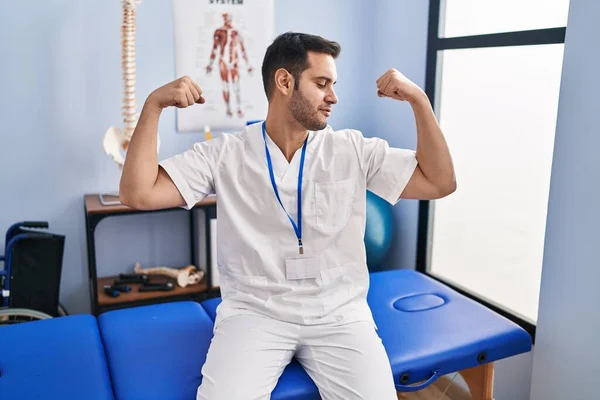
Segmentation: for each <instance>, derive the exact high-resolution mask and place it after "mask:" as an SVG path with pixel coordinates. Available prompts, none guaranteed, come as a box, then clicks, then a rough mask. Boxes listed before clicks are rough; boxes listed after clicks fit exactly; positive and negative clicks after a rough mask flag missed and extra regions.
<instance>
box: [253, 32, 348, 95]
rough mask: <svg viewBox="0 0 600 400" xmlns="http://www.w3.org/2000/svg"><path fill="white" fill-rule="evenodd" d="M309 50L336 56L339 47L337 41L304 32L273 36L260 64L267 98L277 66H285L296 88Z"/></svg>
mask: <svg viewBox="0 0 600 400" xmlns="http://www.w3.org/2000/svg"><path fill="white" fill-rule="evenodd" d="M309 51H312V52H315V53H324V54H329V55H330V56H332V57H333V58H337V57H338V56H339V54H340V51H341V47H340V45H339V43H337V42H333V41H331V40H327V39H324V38H322V37H321V36H316V35H309V34H306V33H297V32H286V33H282V34H281V35H279V36H277V38H275V40H274V41H273V43H271V45H270V46H269V47H268V48H267V51H266V53H265V58H264V60H263V64H262V77H263V85H264V87H265V93H266V95H267V98H268V99H269V100H270V99H271V96H272V95H273V87H274V77H275V72H276V71H277V70H278V69H279V68H285V69H286V70H287V71H288V72H289V73H290V74H291V75H292V76H293V77H294V80H295V84H294V89H298V81H299V80H300V74H301V73H302V72H303V71H304V70H306V69H307V68H308V67H309V65H308V52H309Z"/></svg>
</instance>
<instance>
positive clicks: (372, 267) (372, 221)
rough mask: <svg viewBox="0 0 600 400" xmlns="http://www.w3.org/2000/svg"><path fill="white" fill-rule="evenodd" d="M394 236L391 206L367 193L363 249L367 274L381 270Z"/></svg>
mask: <svg viewBox="0 0 600 400" xmlns="http://www.w3.org/2000/svg"><path fill="white" fill-rule="evenodd" d="M393 236H394V215H393V211H392V205H391V204H390V203H388V202H387V201H385V200H383V199H382V198H381V197H379V196H377V195H376V194H374V193H373V192H370V191H367V224H366V229H365V247H366V251H367V266H368V267H369V272H375V271H378V270H379V269H381V267H382V263H383V260H384V258H385V256H386V255H387V253H388V251H389V249H390V246H391V244H392V240H393Z"/></svg>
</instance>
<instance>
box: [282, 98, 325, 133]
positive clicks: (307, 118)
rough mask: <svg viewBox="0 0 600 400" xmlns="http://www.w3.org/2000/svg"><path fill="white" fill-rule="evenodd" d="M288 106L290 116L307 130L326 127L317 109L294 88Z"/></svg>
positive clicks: (318, 129) (317, 129)
mask: <svg viewBox="0 0 600 400" xmlns="http://www.w3.org/2000/svg"><path fill="white" fill-rule="evenodd" d="M289 108H290V113H291V114H292V117H294V119H295V120H296V121H298V123H299V124H300V125H302V126H303V127H304V128H306V129H307V130H309V131H320V130H321V129H325V127H327V121H323V120H321V119H320V118H319V110H314V109H313V107H312V106H311V104H310V103H309V101H308V100H307V99H306V97H304V95H302V93H300V91H299V90H294V94H292V99H291V100H290V105H289Z"/></svg>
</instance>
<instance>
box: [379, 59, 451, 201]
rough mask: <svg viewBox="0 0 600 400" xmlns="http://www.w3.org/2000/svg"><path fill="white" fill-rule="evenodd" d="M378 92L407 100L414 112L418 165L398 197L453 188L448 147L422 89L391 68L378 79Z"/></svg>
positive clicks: (434, 193)
mask: <svg viewBox="0 0 600 400" xmlns="http://www.w3.org/2000/svg"><path fill="white" fill-rule="evenodd" d="M377 95H378V96H379V97H389V98H392V99H395V100H400V101H408V102H409V103H410V105H411V106H412V110H413V113H414V115H415V121H416V125H417V152H416V158H417V161H418V166H417V168H416V169H415V171H414V173H413V176H412V178H411V179H410V181H409V182H408V184H407V185H406V187H405V189H404V191H403V192H402V194H401V196H400V197H402V198H409V199H423V200H429V199H437V198H441V197H445V196H447V195H449V194H450V193H452V192H454V191H455V190H456V178H455V175H454V165H453V162H452V157H451V155H450V150H449V149H448V145H447V143H446V139H445V138H444V135H443V133H442V130H441V128H440V126H439V124H438V121H437V119H436V117H435V114H434V112H433V109H432V108H431V104H430V102H429V99H428V98H427V95H426V94H425V92H423V90H422V89H421V88H420V87H418V86H417V85H416V84H415V83H413V82H411V81H410V80H409V79H408V78H406V77H405V76H404V75H402V74H401V73H400V72H399V71H397V70H395V69H390V70H388V71H387V72H386V73H385V74H383V75H382V76H381V77H380V78H379V79H378V80H377ZM399 195H400V193H399Z"/></svg>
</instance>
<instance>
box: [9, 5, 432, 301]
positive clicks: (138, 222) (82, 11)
mask: <svg viewBox="0 0 600 400" xmlns="http://www.w3.org/2000/svg"><path fill="white" fill-rule="evenodd" d="M120 4H121V2H120V0H112V1H110V0H86V1H72V0H46V1H43V2H38V3H36V6H35V7H32V6H31V5H30V4H29V3H27V2H4V3H3V5H2V11H1V12H0V38H2V39H1V40H0V54H1V55H2V62H0V88H2V95H1V96H0V117H1V119H2V127H3V129H2V134H1V135H0V170H1V171H2V173H1V175H0V184H1V187H2V188H3V192H4V193H3V195H2V206H3V207H2V210H3V211H2V212H1V213H0V233H2V232H5V231H6V229H7V228H8V226H10V224H12V223H13V222H15V221H20V220H32V219H40V220H47V221H49V223H50V227H51V231H53V232H57V233H62V234H65V235H66V236H67V240H66V248H65V258H64V266H63V275H62V288H61V301H62V302H63V303H64V304H65V305H66V306H67V308H68V310H69V311H70V312H71V313H80V312H88V311H89V309H90V307H89V293H88V287H87V276H88V272H87V258H86V257H87V252H86V243H85V226H84V209H83V195H84V194H85V193H96V192H103V191H114V190H116V189H117V188H118V183H119V176H120V171H119V170H118V168H117V167H116V165H115V164H114V163H113V162H112V161H111V160H110V159H109V158H108V157H107V156H106V155H105V154H104V152H103V150H102V138H103V136H104V133H105V131H106V129H107V128H108V127H109V126H112V125H116V126H121V115H120V113H121V109H120V107H121V101H122V99H121V96H122V88H121V85H122V82H121V69H120V60H121V53H120V51H121V47H120V40H121V38H120V23H121V5H120ZM425 8H426V6H424V5H420V6H418V7H415V6H414V5H411V2H409V1H405V0H402V1H383V0H381V1H377V2H365V1H363V0H335V1H327V2H323V1H317V0H307V1H303V2H299V1H296V0H275V18H276V23H275V30H276V33H281V32H284V31H288V30H298V31H307V32H312V33H317V34H321V35H324V36H326V37H328V38H330V39H333V40H337V41H339V42H340V43H341V44H342V54H341V57H340V59H339V61H338V75H339V80H338V84H337V85H336V89H337V92H338V96H339V98H340V102H339V104H338V105H337V106H336V107H335V110H334V114H333V116H332V118H331V120H330V122H331V124H332V125H333V126H334V127H335V128H346V127H352V128H357V129H360V130H362V131H363V132H365V135H367V136H372V135H379V136H383V137H386V138H388V139H391V142H392V144H395V145H399V144H406V145H413V144H414V131H411V129H412V128H411V125H410V122H409V123H408V125H407V126H408V127H407V128H402V129H397V130H396V129H392V128H395V127H396V126H395V125H396V124H395V122H394V123H391V122H388V121H381V120H379V119H378V118H383V117H381V116H382V115H383V114H382V113H381V112H380V110H379V108H380V107H383V108H385V107H388V108H387V110H386V113H385V115H386V117H385V118H390V116H393V118H394V120H395V121H400V123H402V119H403V118H404V116H403V115H408V114H406V110H403V111H401V112H404V114H400V113H398V112H397V110H395V109H393V108H389V107H390V106H389V104H388V105H385V104H383V102H382V101H381V100H380V99H378V98H377V96H376V95H375V81H376V79H377V77H378V75H379V74H380V73H381V72H382V71H383V70H384V69H386V68H389V67H392V66H396V67H398V66H399V67H404V68H406V69H407V70H408V72H409V73H408V74H407V75H409V76H411V77H416V80H417V81H418V82H422V81H423V74H424V72H423V71H422V69H423V66H424V61H423V60H420V58H422V56H423V54H424V49H422V48H421V49H419V46H423V45H424V34H425V24H426V21H425V20H423V18H424V17H425V16H424V14H423V10H424V9H425ZM415 10H418V12H419V14H417V15H416V16H414V17H410V13H412V12H414V11H415ZM388 11H390V12H391V13H390V12H388ZM396 14H397V15H396ZM388 23H394V27H393V28H389V31H385V29H388V28H384V27H383V26H384V25H386V24H388ZM380 32H388V33H389V34H390V35H391V36H390V37H388V39H386V43H387V44H388V45H389V44H390V43H392V41H393V43H395V44H394V46H393V47H389V48H388V46H387V45H385V46H384V44H383V43H380V41H379V40H376V39H375V38H376V35H378V34H379V33H380ZM409 36H411V37H416V38H420V39H409ZM136 44H137V49H136V50H137V51H136V58H137V60H136V61H137V71H136V72H137V82H136V89H137V96H138V99H139V103H140V104H141V103H143V101H144V99H145V98H146V96H147V95H148V94H149V93H150V92H151V91H152V90H153V89H155V88H156V87H158V86H160V85H162V84H164V83H166V82H168V81H171V80H173V79H175V78H176V76H175V65H174V45H173V13H172V2H171V0H152V1H150V0H145V1H144V2H142V4H141V5H140V7H139V9H138V14H137V43H136ZM405 44H406V45H407V46H408V49H407V50H405V51H403V52H402V54H397V55H392V54H393V52H398V49H399V48H401V47H399V46H398V45H401V46H404V45H405ZM394 64H395V65H394ZM398 64H400V65H398ZM200 83H201V82H200ZM382 104H383V105H382ZM402 108H403V107H402V106H400V107H398V109H401V110H402ZM376 115H377V117H376ZM159 131H160V134H161V138H162V147H161V152H160V156H161V157H168V156H170V155H173V154H175V153H177V152H180V151H183V150H185V149H187V148H188V147H189V146H190V145H191V144H192V143H193V142H194V141H196V140H202V139H203V135H202V134H201V133H196V134H193V133H191V134H190V133H182V134H180V133H177V132H176V130H175V111H174V110H173V109H168V110H166V111H165V112H164V113H163V116H162V119H161V121H160V125H159ZM399 208H401V211H400V212H401V213H403V214H406V213H407V211H406V210H409V211H410V212H412V213H413V215H405V216H406V219H407V220H409V221H410V222H409V224H410V225H407V226H410V227H409V228H408V229H405V231H406V232H404V233H403V234H402V235H400V237H401V239H399V240H398V241H397V243H398V245H399V246H400V247H401V248H402V249H406V250H407V253H406V254H402V253H399V254H397V255H396V257H398V258H399V259H401V261H399V262H397V263H396V264H397V265H402V266H408V265H412V260H413V258H414V254H413V253H414V249H412V247H414V243H415V240H416V239H415V237H414V235H415V234H416V232H412V231H414V230H415V229H416V214H414V211H415V210H414V209H412V208H411V207H410V206H407V205H402V206H399ZM410 212H409V214H410ZM96 240H97V247H96V250H97V261H98V273H99V275H101V276H102V275H110V274H115V273H118V272H121V271H123V270H124V269H129V268H132V267H133V265H134V263H135V262H136V261H140V262H142V263H143V264H144V265H164V264H167V265H182V264H184V263H187V262H189V233H188V229H187V220H186V213H185V212H184V211H182V212H177V213H159V214H153V215H144V216H139V215H136V216H127V217H116V218H110V219H106V220H104V221H103V222H101V223H100V225H99V226H98V228H97V231H96ZM3 248H4V244H3V243H2V244H0V250H2V253H3Z"/></svg>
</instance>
